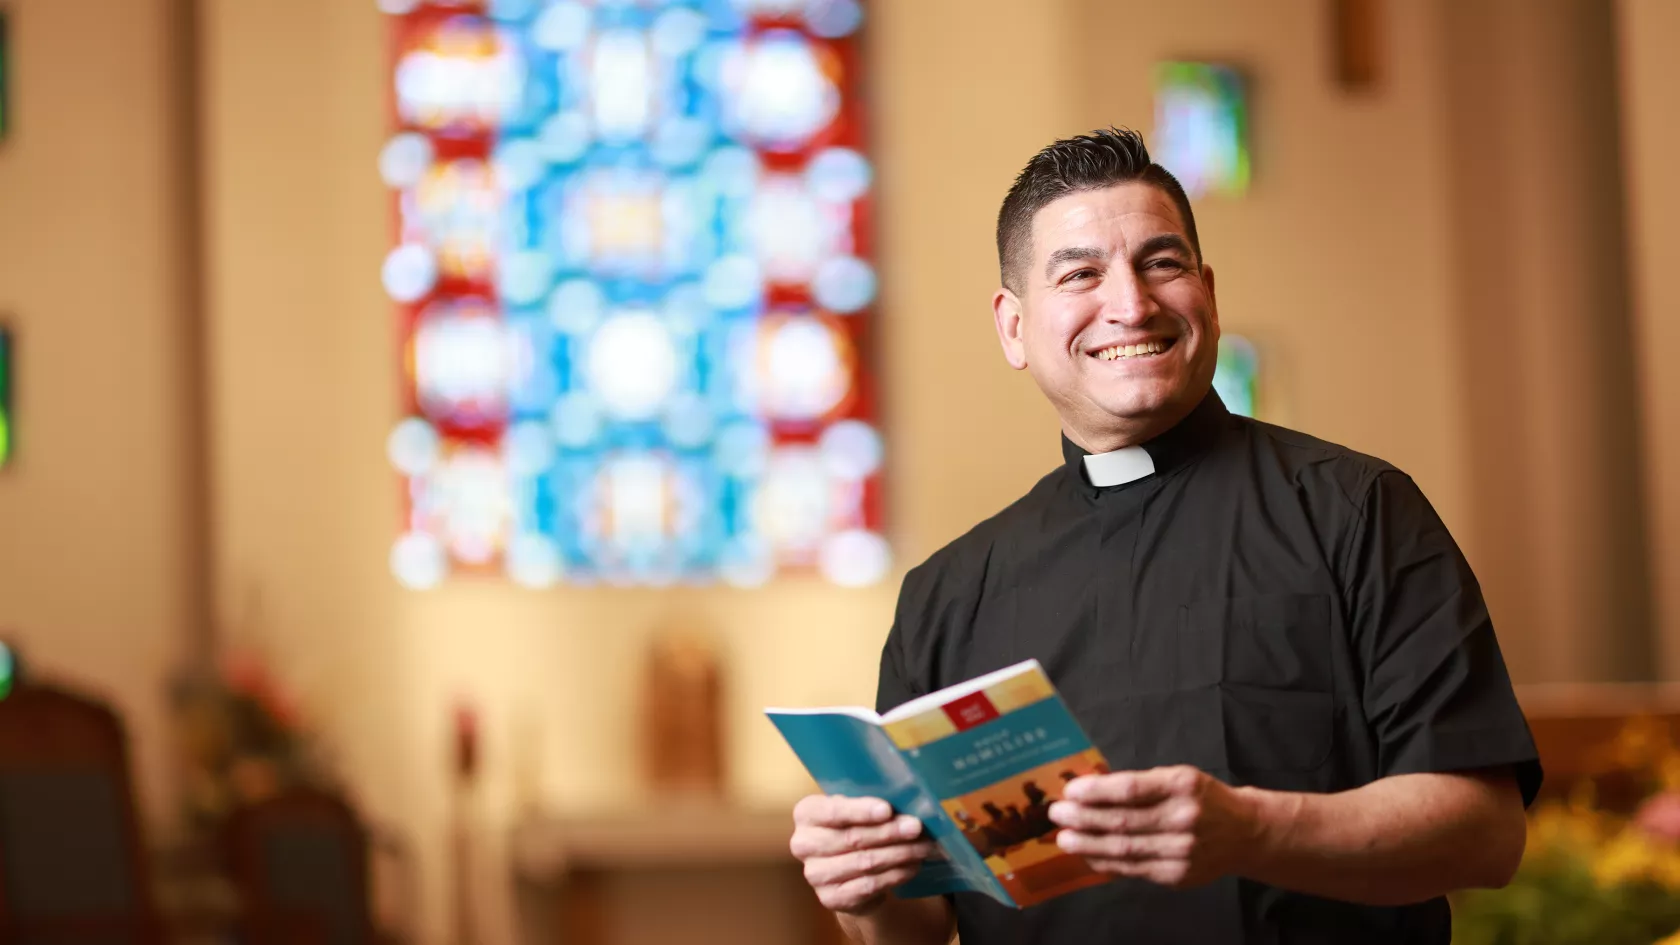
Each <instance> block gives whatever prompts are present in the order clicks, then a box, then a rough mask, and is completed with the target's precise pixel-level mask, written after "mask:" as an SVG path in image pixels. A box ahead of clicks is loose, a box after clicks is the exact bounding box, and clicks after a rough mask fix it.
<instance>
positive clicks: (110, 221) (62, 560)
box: [0, 0, 196, 821]
mask: <svg viewBox="0 0 1680 945" xmlns="http://www.w3.org/2000/svg"><path fill="white" fill-rule="evenodd" d="M170 6H171V5H170V3H168V2H166V0H77V2H74V3H69V2H64V0H13V2H11V3H8V4H7V8H8V12H9V13H10V18H11V44H12V49H11V55H12V56H13V59H12V61H11V62H10V63H8V65H9V66H10V67H11V69H12V74H11V103H10V104H11V112H10V115H9V118H10V122H11V124H12V128H11V131H10V134H9V137H8V138H7V140H5V141H3V142H0V318H4V319H6V320H7V321H8V322H9V323H10V324H11V325H12V327H13V329H14V330H15V332H16V335H17V344H18V358H17V363H16V368H17V372H18V381H17V390H16V392H15V393H16V400H17V409H18V430H17V431H16V432H17V438H18V442H17V447H18V451H17V454H16V459H15V465H13V466H11V467H9V468H7V469H5V470H0V634H3V635H5V636H7V637H9V638H15V639H18V640H20V641H21V642H22V645H23V647H24V649H25V655H26V657H27V658H28V659H29V660H30V661H31V662H32V663H33V664H34V665H35V667H36V668H37V669H39V670H40V671H41V673H42V674H43V675H51V676H54V677H59V678H62V679H65V680H67V681H70V682H72V683H74V684H75V685H78V686H81V687H86V688H91V689H94V690H97V691H99V692H102V693H104V694H105V695H107V696H108V697H109V698H110V699H111V700H112V701H113V703H114V704H115V705H116V707H117V708H118V709H119V710H120V711H121V712H122V713H123V714H124V716H125V718H126V719H127V720H128V722H129V727H130V731H131V733H132V736H133V738H132V741H133V746H132V747H133V750H134V753H135V758H136V764H137V769H138V779H139V787H140V790H141V792H142V800H143V802H144V804H145V806H146V809H147V811H148V813H149V814H150V815H151V818H152V819H153V820H154V821H161V820H162V818H163V815H164V814H165V813H166V812H169V811H167V809H166V806H165V805H166V803H167V800H168V794H167V788H168V786H169V784H168V775H167V767H166V763H165V758H166V754H165V751H166V745H165V738H164V726H163V708H164V701H163V680H164V678H165V676H166V675H167V673H168V672H169V671H170V670H172V669H173V668H174V666H175V663H176V660H177V659H179V658H180V656H181V655H182V654H181V650H182V645H183V643H184V641H185V640H186V639H187V637H186V633H187V630H188V627H189V624H190V622H191V621H192V619H193V614H194V607H193V602H192V598H193V594H194V593H195V587H194V585H193V581H194V573H195V572H194V571H193V562H194V561H195V560H196V558H195V554H194V551H193V549H192V547H191V545H192V542H193V539H194V536H193V534H192V528H193V523H194V522H195V521H196V516H195V515H194V513H193V510H192V503H193V500H194V499H195V498H196V497H191V496H189V495H188V494H187V488H186V486H185V484H186V483H188V482H190V481H193V478H194V477H193V476H192V474H191V470H190V469H189V468H188V467H189V466H190V463H191V459H190V457H191V456H192V455H193V452H192V448H191V444H190V442H189V439H190V433H191V429H192V423H191V415H192V408H191V407H190V406H189V404H188V399H187V392H188V388H189V385H188V383H187V380H186V379H187V377H188V376H189V358H188V351H189V348H188V346H187V339H188V337H189V335H188V328H189V320H188V318H187V312H186V306H185V300H186V299H187V293H186V292H185V291H184V288H185V281H184V279H183V278H182V277H181V276H182V245H183V244H182V240H183V232H184V230H183V223H184V221H185V219H186V217H185V211H184V210H183V207H184V206H185V205H186V204H185V202H184V201H183V200H182V196H183V194H182V188H181V186H180V180H179V175H178V174H177V168H178V167H179V162H180V159H181V157H182V154H181V150H180V149H179V148H178V147H177V146H176V144H175V143H174V142H175V141H176V140H177V134H176V133H177V131H178V122H179V119H180V117H181V111H182V109H181V108H180V106H179V101H178V96H177V95H176V92H175V86H174V73H173V71H172V69H173V66H172V61H173V60H172V58H171V54H172V52H174V51H175V50H177V49H178V46H177V45H176V40H175V38H174V37H173V36H172V35H171V33H170V30H169V26H170V15H171V14H170Z"/></svg>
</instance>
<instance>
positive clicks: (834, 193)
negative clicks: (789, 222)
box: [805, 148, 874, 203]
mask: <svg viewBox="0 0 1680 945" xmlns="http://www.w3.org/2000/svg"><path fill="white" fill-rule="evenodd" d="M873 179H874V171H873V170H872V169H871V168H870V166H869V160H868V159H867V158H865V157H864V156H863V155H861V154H859V153H857V152H856V151H853V150H852V149H850V148H825V149H824V150H823V151H822V152H821V153H819V154H818V155H817V156H816V157H814V158H812V159H811V163H810V166H808V167H807V168H806V169H805V181H806V184H807V185H808V186H809V187H810V188H811V192H812V193H814V194H816V195H817V196H818V197H819V198H820V199H822V200H826V201H828V202H829V203H851V202H852V201H854V200H857V199H858V198H859V197H862V196H863V195H864V194H866V193H868V192H869V185H870V182H871V181H872V180H873Z"/></svg>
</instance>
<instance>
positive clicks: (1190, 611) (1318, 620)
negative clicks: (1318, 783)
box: [1179, 594, 1335, 774]
mask: <svg viewBox="0 0 1680 945" xmlns="http://www.w3.org/2000/svg"><path fill="white" fill-rule="evenodd" d="M1330 606H1331V598H1330V597H1328V596H1326V595H1318V594H1267V595H1263V596H1258V597H1242V598H1220V599H1212V600H1202V601H1196V602H1194V603H1192V604H1189V605H1188V606H1186V607H1185V608H1184V609H1183V619H1184V625H1183V631H1184V632H1183V634H1182V635H1181V637H1180V640H1181V644H1182V647H1183V648H1182V649H1181V651H1180V664H1179V669H1180V679H1181V680H1182V681H1183V682H1186V683H1189V684H1191V685H1192V686H1196V687H1198V688H1200V687H1208V688H1210V689H1212V690H1213V691H1214V692H1216V693H1217V701H1218V715H1219V719H1218V727H1219V734H1220V741H1221V743H1222V748H1223V754H1224V756H1225V761H1226V763H1227V765H1228V766H1229V767H1230V769H1231V770H1232V771H1233V772H1234V773H1238V774H1244V773H1248V774H1256V773H1261V772H1265V771H1304V770H1310V769H1313V768H1317V767H1319V766H1320V765H1322V764H1323V763H1324V761H1325V760H1326V759H1327V758H1328V757H1329V755H1330V750H1331V743H1332V738H1333V723H1334V716H1335V693H1334V674H1333V673H1332V671H1331V662H1330V652H1331V651H1330V625H1331V624H1330Z"/></svg>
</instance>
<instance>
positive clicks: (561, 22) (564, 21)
mask: <svg viewBox="0 0 1680 945" xmlns="http://www.w3.org/2000/svg"><path fill="white" fill-rule="evenodd" d="M589 25H590V14H589V7H588V6H586V5H584V4H582V3H575V2H571V0H562V2H559V3H550V4H549V5H548V6H547V7H545V8H543V11H542V12H541V13H539V14H538V15H537V19H536V22H535V23H534V24H533V25H532V27H531V41H532V42H534V43H536V45H537V46H538V47H539V48H541V49H547V50H550V51H552V52H571V51H572V50H574V49H578V48H580V47H582V46H583V44H584V42H585V41H587V40H588V39H589Z"/></svg>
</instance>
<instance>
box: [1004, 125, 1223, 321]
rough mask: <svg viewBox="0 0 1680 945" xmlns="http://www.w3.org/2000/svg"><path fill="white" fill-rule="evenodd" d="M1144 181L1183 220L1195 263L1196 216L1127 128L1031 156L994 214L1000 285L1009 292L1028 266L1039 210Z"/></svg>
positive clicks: (1179, 189) (1081, 138)
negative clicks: (1063, 200) (1086, 192)
mask: <svg viewBox="0 0 1680 945" xmlns="http://www.w3.org/2000/svg"><path fill="white" fill-rule="evenodd" d="M1129 181H1142V182H1144V183H1146V184H1151V185H1153V186H1155V187H1159V188H1160V189H1161V190H1163V191H1165V192H1166V194H1167V196H1169V197H1171V198H1172V201H1173V203H1174V204H1176V205H1177V206H1178V213H1179V216H1181V217H1183V218H1184V230H1185V233H1184V235H1185V236H1187V237H1189V238H1190V248H1191V249H1192V250H1193V251H1194V252H1195V253H1196V261H1197V262H1198V263H1199V262H1201V259H1202V244H1201V242H1200V241H1199V240H1198V239H1197V238H1196V216H1195V214H1193V213H1191V212H1190V198H1189V197H1186V196H1185V195H1184V188H1183V187H1182V186H1180V185H1179V183H1178V178H1176V177H1174V176H1172V172H1170V171H1168V170H1167V169H1166V168H1164V167H1162V166H1161V165H1159V164H1156V163H1155V162H1153V161H1151V160H1150V159H1149V149H1148V148H1146V147H1144V144H1143V135H1140V134H1138V133H1137V132H1135V131H1133V130H1131V129H1129V128H1108V129H1106V130H1101V131H1093V132H1091V133H1090V134H1085V135H1078V136H1076V137H1072V138H1063V139H1062V140H1060V141H1057V142H1056V143H1055V144H1052V145H1050V146H1049V147H1047V148H1045V149H1044V150H1042V151H1040V152H1038V153H1037V154H1035V155H1033V158H1032V160H1030V161H1028V162H1027V166H1026V168H1025V169H1024V170H1022V171H1021V173H1020V176H1018V177H1016V178H1015V183H1014V184H1013V185H1011V186H1010V188H1009V195H1008V196H1006V197H1004V198H1003V209H1001V210H999V211H998V222H997V247H998V269H999V270H1001V274H1002V278H1003V284H1004V285H1005V286H1008V287H1009V288H1010V289H1011V290H1016V289H1017V286H1018V285H1019V276H1020V275H1021V271H1022V269H1024V268H1025V266H1026V264H1027V259H1026V257H1027V254H1028V248H1027V247H1028V245H1029V244H1030V243H1031V241H1032V221H1033V217H1034V216H1035V215H1036V214H1037V213H1038V211H1040V210H1042V209H1044V207H1046V206H1047V205H1049V204H1051V203H1053V202H1055V201H1056V200H1058V199H1060V198H1062V197H1065V196H1067V195H1068V194H1071V193H1077V192H1079V191H1084V190H1100V189H1102V188H1104V187H1112V186H1114V185H1115V184H1124V183H1127V182H1129Z"/></svg>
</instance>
